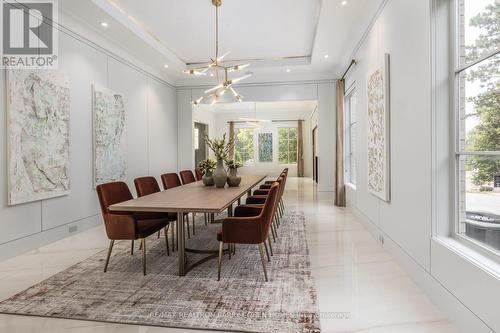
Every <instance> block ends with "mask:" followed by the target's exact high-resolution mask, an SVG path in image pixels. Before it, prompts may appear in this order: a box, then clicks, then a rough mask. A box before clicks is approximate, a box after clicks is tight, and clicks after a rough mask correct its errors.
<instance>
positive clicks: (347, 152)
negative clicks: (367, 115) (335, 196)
mask: <svg viewBox="0 0 500 333" xmlns="http://www.w3.org/2000/svg"><path fill="white" fill-rule="evenodd" d="M355 83H356V82H353V83H352V84H351V85H350V86H349V88H347V90H346V92H345V94H344V95H345V96H344V178H345V180H346V181H345V183H346V184H347V185H349V186H351V187H353V188H354V189H356V184H357V173H356V174H355V176H354V182H353V179H352V174H351V162H352V160H351V159H352V158H354V159H356V150H354V151H353V150H352V145H351V137H352V129H353V127H355V128H357V127H358V117H357V116H358V115H357V113H355V114H356V120H355V121H354V122H352V121H351V120H352V117H351V115H352V112H351V111H352V108H351V106H352V105H351V98H352V97H353V96H354V94H356V93H357V90H356V85H355ZM347 105H349V108H346V106H347ZM354 112H356V109H355V110H354ZM354 166H355V167H356V163H355V165H354Z"/></svg>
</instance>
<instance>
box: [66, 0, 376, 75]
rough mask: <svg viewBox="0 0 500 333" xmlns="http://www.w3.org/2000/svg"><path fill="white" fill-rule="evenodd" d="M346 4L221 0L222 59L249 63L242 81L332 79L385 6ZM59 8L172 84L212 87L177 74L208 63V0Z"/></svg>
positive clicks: (211, 13)
mask: <svg viewBox="0 0 500 333" xmlns="http://www.w3.org/2000/svg"><path fill="white" fill-rule="evenodd" d="M346 1H347V3H346V4H345V5H343V4H342V2H343V0H272V1H269V0H223V4H222V7H221V9H220V29H221V31H220V36H221V46H220V53H224V52H226V51H231V53H230V55H228V57H227V59H228V60H233V61H238V60H246V59H254V60H253V61H250V62H251V63H252V66H250V67H248V68H247V69H246V70H248V72H251V73H253V74H254V75H253V77H252V78H251V79H249V80H246V81H245V82H265V81H285V80H286V81H293V80H310V79H325V78H330V79H331V78H338V77H339V76H340V75H341V74H342V72H343V70H344V69H345V67H346V66H347V65H348V63H349V61H350V59H349V58H350V56H351V54H352V51H353V50H354V48H355V46H356V45H357V43H358V42H359V40H360V39H361V38H362V36H363V34H364V33H365V31H366V29H367V27H368V26H369V24H370V22H371V20H372V19H373V17H374V16H375V14H376V13H377V10H378V9H379V7H380V5H381V4H382V2H383V1H384V0H346ZM59 4H60V7H61V8H62V9H63V10H64V11H65V12H66V13H69V14H71V15H72V16H74V17H76V18H78V19H79V20H81V21H85V22H86V23H88V24H90V25H91V26H95V27H96V28H97V29H99V30H100V32H101V34H103V35H105V36H106V37H107V38H109V39H112V40H114V41H116V42H117V43H118V44H119V45H122V47H123V48H125V49H127V51H129V52H130V53H131V54H132V55H133V56H134V57H136V58H138V59H140V60H142V61H143V62H145V63H148V64H150V65H151V66H152V67H155V68H156V69H157V70H161V71H162V72H164V73H165V75H166V76H168V77H169V78H171V79H172V81H173V82H175V84H177V85H200V84H212V83H213V81H214V79H213V78H210V77H194V78H193V77H190V76H188V75H187V74H183V73H182V71H183V70H184V69H185V68H186V65H188V64H190V63H198V62H204V61H208V60H209V58H213V57H214V40H215V8H214V7H213V6H212V4H211V0H181V1H172V0H170V1H166V0H141V1H138V0H62V1H60V2H59ZM102 21H107V22H109V27H108V28H107V29H104V28H102V27H100V25H99V22H102ZM140 41H142V45H139V44H141V42H140ZM326 54H328V58H325V57H324V56H325V55H326ZM164 64H168V68H167V69H165V68H164V67H163V66H164ZM287 69H288V70H289V71H287Z"/></svg>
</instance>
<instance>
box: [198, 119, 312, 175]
mask: <svg viewBox="0 0 500 333" xmlns="http://www.w3.org/2000/svg"><path fill="white" fill-rule="evenodd" d="M205 113H208V112H205ZM239 117H246V118H254V117H255V114H254V112H253V111H250V112H238V113H237V115H236V116H235V114H234V113H233V114H231V113H217V114H214V118H215V125H216V132H215V136H216V137H219V138H220V137H222V135H223V134H224V133H229V124H228V122H229V121H237V120H238V118H239ZM257 118H263V119H268V120H290V121H288V122H269V123H264V122H263V123H261V127H260V128H255V129H254V136H255V141H254V146H255V164H254V165H252V166H244V167H242V168H241V169H240V170H239V172H240V173H241V174H261V175H268V176H279V174H280V173H281V171H283V168H285V167H288V168H289V173H290V176H293V177H295V176H296V175H297V164H287V165H283V164H279V163H278V128H279V127H297V126H298V125H297V121H296V120H298V119H302V120H304V123H303V138H304V176H305V177H312V140H311V137H312V136H311V125H310V118H311V111H310V110H303V111H299V110H265V111H260V112H259V113H258V114H257ZM238 127H249V125H246V124H244V123H243V124H238V123H236V124H235V129H236V128H238ZM258 133H272V134H273V162H259V160H258V145H257V140H258Z"/></svg>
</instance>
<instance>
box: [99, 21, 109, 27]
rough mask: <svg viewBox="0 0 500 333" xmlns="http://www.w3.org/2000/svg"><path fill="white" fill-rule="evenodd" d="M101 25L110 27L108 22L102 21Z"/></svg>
mask: <svg viewBox="0 0 500 333" xmlns="http://www.w3.org/2000/svg"><path fill="white" fill-rule="evenodd" d="M100 24H101V27H103V28H107V27H108V22H100Z"/></svg>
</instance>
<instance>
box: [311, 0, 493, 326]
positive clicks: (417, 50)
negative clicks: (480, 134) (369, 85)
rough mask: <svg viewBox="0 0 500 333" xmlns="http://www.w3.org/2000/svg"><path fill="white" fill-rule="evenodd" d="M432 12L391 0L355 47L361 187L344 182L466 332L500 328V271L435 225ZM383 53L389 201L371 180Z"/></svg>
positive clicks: (354, 204)
mask: <svg viewBox="0 0 500 333" xmlns="http://www.w3.org/2000/svg"><path fill="white" fill-rule="evenodd" d="M441 2H444V1H441ZM430 13H431V8H430V2H429V1H413V0H389V1H387V2H386V5H385V7H384V9H383V11H382V12H381V13H380V16H379V17H378V19H377V20H376V22H375V24H374V26H373V27H372V29H371V31H370V32H369V34H368V35H367V36H366V39H365V40H364V41H363V43H362V44H361V47H360V48H359V50H358V51H357V53H356V55H355V59H356V60H357V61H358V65H357V66H356V67H355V69H354V70H353V71H352V72H351V73H350V74H349V77H348V79H347V83H346V86H349V85H350V84H351V83H353V82H354V84H355V85H356V89H357V92H358V93H357V96H358V104H357V114H358V117H357V118H358V130H357V135H358V137H357V142H358V145H357V155H356V158H357V170H356V171H357V177H358V179H357V188H356V189H352V188H350V187H348V188H347V189H346V191H347V205H348V207H349V208H350V209H351V210H352V211H354V212H355V213H356V214H357V215H358V216H359V217H361V219H362V220H363V221H364V222H365V223H366V224H367V226H368V227H369V229H370V230H371V231H372V232H373V233H374V234H375V235H376V236H379V235H380V236H382V237H383V238H384V240H385V241H384V247H385V248H386V249H387V250H388V251H389V252H390V253H392V254H393V255H394V256H395V257H396V258H397V259H398V260H399V262H400V263H401V264H402V266H403V267H405V269H406V270H407V271H408V272H409V273H410V275H411V276H412V277H413V278H414V280H415V281H416V282H417V283H419V284H420V286H421V287H423V288H424V289H425V290H426V291H427V292H428V293H429V295H430V296H431V298H432V299H433V300H434V301H435V302H436V303H437V304H438V305H439V306H441V308H443V310H445V312H446V313H447V314H448V315H449V316H450V318H451V319H452V320H453V321H455V323H457V324H458V325H459V326H460V327H461V328H462V329H463V331H464V332H493V331H494V330H500V320H499V317H498V311H496V312H495V310H493V309H496V310H498V308H499V305H500V304H499V302H500V297H499V296H500V283H499V280H498V276H497V277H495V276H492V275H491V274H489V273H487V272H485V271H484V270H482V269H480V268H479V266H478V265H476V264H473V263H472V262H471V261H470V260H469V259H466V258H465V257H463V256H460V255H458V254H457V253H458V252H457V251H454V250H451V248H450V247H448V246H445V245H443V242H441V241H438V240H437V238H433V233H432V230H433V216H432V215H433V214H432V193H433V192H432V191H433V177H432V176H433V175H432V167H431V166H432V163H431V162H432V149H431V148H432V146H433V141H432V138H433V136H432V132H431V128H432V125H433V122H432V119H433V118H432V109H431V105H432V86H431V16H430ZM445 24H446V23H445ZM445 45H446V44H445ZM384 53H390V57H391V64H390V67H391V68H390V70H391V74H390V81H391V100H390V104H391V134H390V135H391V173H392V176H391V180H392V183H391V202H390V203H386V202H384V201H381V200H380V199H378V198H376V197H374V196H372V195H371V194H369V193H368V191H367V185H366V184H367V136H366V131H367V122H366V119H367V115H366V110H367V91H366V78H367V75H368V74H369V73H370V71H371V70H372V69H373V68H374V66H375V65H376V64H377V63H378V62H379V61H381V59H383V56H384ZM444 71H445V72H447V69H446V68H445V69H444ZM437 112H439V113H447V112H448V111H447V109H446V108H445V109H443V110H437ZM320 124H321V123H320ZM320 142H321V140H320ZM438 209H442V210H444V209H448V206H447V205H443V206H442V207H438ZM436 236H437V235H436ZM494 313H496V315H494Z"/></svg>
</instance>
